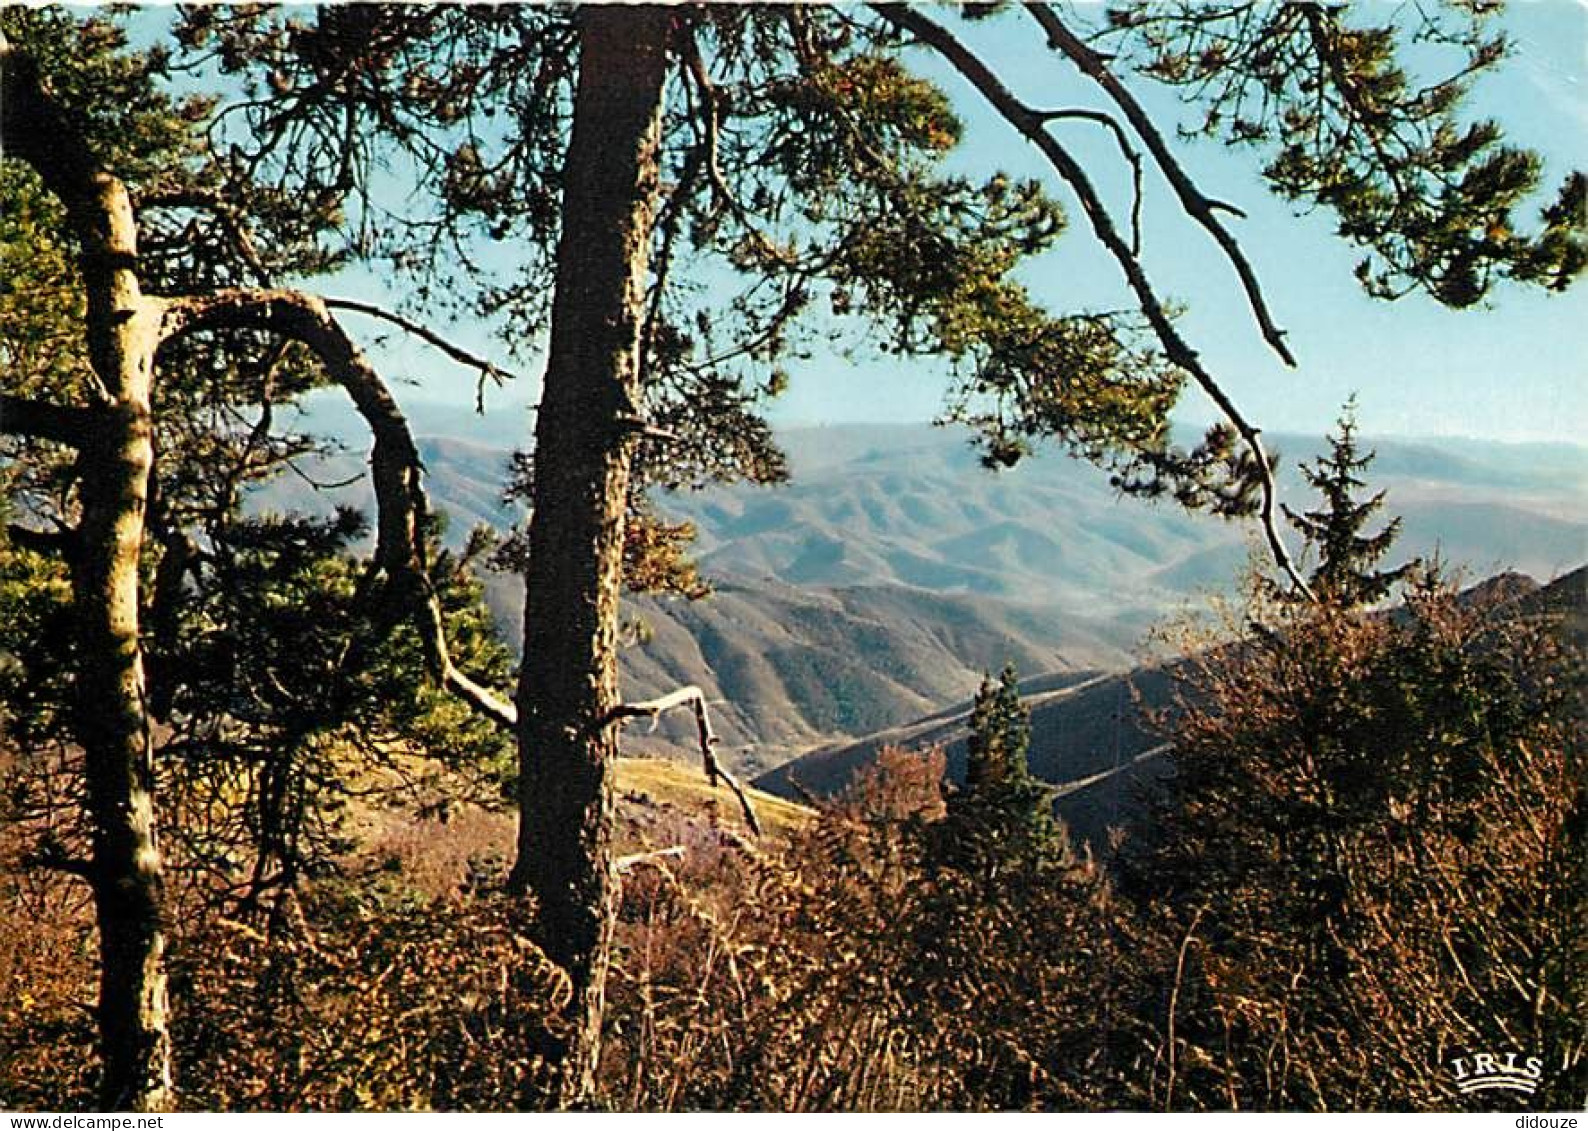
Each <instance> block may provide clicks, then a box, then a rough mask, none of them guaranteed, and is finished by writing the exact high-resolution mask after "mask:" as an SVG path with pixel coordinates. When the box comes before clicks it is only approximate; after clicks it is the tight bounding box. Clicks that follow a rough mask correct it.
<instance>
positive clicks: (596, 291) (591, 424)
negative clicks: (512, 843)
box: [513, 5, 672, 1104]
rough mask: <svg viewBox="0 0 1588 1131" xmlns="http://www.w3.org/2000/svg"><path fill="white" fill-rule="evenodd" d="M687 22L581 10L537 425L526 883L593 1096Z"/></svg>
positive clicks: (528, 639) (527, 677) (524, 785)
mask: <svg viewBox="0 0 1588 1131" xmlns="http://www.w3.org/2000/svg"><path fill="white" fill-rule="evenodd" d="M671 19H672V17H671V14H670V13H669V12H668V11H667V10H666V9H665V8H655V7H625V6H622V5H611V6H608V5H591V6H589V7H586V8H584V9H583V10H582V11H581V12H580V13H579V41H580V58H579V83H578V89H577V92H576V94H575V101H574V119H573V132H572V137H571V139H570V142H569V149H568V158H567V166H566V169H565V172H564V182H563V213H562V215H563V221H562V233H561V237H560V240H559V243H558V247H557V281H556V288H557V289H556V295H555V297H554V300H553V306H552V326H551V343H550V354H549V358H548V361H547V370H546V380H545V388H544V391H543V393H542V398H541V402H540V409H539V415H538V418H537V421H536V428H535V453H534V459H535V491H534V513H533V515H532V517H531V520H530V527H529V549H530V557H529V566H528V570H527V577H526V584H527V589H528V592H527V599H526V603H525V613H524V661H523V668H522V674H521V678H520V682H519V689H518V710H519V733H518V741H519V763H520V770H519V775H520V777H519V803H520V826H519V838H518V859H517V862H516V864H515V865H514V869H513V884H514V886H515V887H516V888H518V889H520V890H527V891H529V892H530V893H532V894H533V895H534V897H535V899H536V901H537V906H538V923H539V936H540V939H539V941H540V943H541V945H542V946H543V948H544V949H545V951H546V953H547V954H548V955H549V956H550V957H551V958H552V959H553V960H554V961H556V962H557V963H558V964H559V965H561V966H562V967H563V968H564V969H566V970H567V971H568V974H569V976H570V978H571V979H572V984H573V990H574V998H573V1002H572V1004H571V1005H570V1011H571V1016H570V1021H571V1022H572V1026H571V1030H570V1031H571V1035H570V1036H569V1038H568V1039H567V1040H566V1042H564V1043H563V1044H562V1045H561V1046H560V1047H558V1048H554V1049H551V1050H549V1053H550V1056H551V1058H552V1060H553V1061H554V1062H556V1063H555V1064H554V1067H555V1068H556V1070H557V1071H558V1073H559V1077H560V1080H561V1084H560V1091H561V1095H560V1099H561V1100H562V1102H564V1103H569V1104H577V1103H579V1102H580V1101H581V1100H582V1099H583V1098H585V1097H586V1096H588V1095H589V1093H590V1091H591V1089H592V1087H593V1083H594V1075H595V1069H596V1062H597V1060H598V1058H599V1055H600V1033H601V1019H602V1012H603V992H604V980H605V974H606V965H607V956H608V949H609V945H610V938H609V932H610V927H611V919H612V906H611V904H612V876H611V871H610V867H611V865H610V845H611V838H612V815H611V789H610V776H611V773H612V765H613V760H614V759H615V757H616V755H617V739H616V734H615V731H614V728H613V727H612V725H611V712H612V709H613V708H614V707H615V706H616V705H617V704H618V702H619V699H618V690H617V663H616V637H617V623H618V597H619V588H620V585H621V581H622V557H623V526H624V517H625V506H626V500H627V496H628V488H629V465H630V459H631V455H632V451H633V446H634V442H635V423H636V421H637V419H638V417H639V410H638V407H637V406H638V403H639V377H638V375H639V340H640V321H641V317H642V306H643V298H644V290H645V282H646V274H647V270H648V263H649V251H650V241H651V229H652V222H653V218H654V211H655V202H656V196H657V189H658V183H659V162H658V147H659V145H660V123H661V108H662V91H663V84H664V81H665V79H666V74H667V38H668V28H669V25H670V23H671Z"/></svg>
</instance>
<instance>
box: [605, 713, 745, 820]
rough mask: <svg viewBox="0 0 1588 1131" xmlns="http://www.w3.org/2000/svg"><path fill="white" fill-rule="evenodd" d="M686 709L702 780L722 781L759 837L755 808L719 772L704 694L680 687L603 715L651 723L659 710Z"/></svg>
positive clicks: (730, 777)
mask: <svg viewBox="0 0 1588 1131" xmlns="http://www.w3.org/2000/svg"><path fill="white" fill-rule="evenodd" d="M683 706H689V707H691V708H693V709H694V712H695V729H696V733H697V734H698V736H699V739H700V759H701V768H702V769H704V770H705V772H706V781H707V782H708V783H709V784H711V785H716V784H717V779H719V778H720V779H722V781H723V782H725V783H726V784H727V786H728V788H729V789H731V790H732V791H733V795H734V796H735V797H737V798H738V799H739V808H740V809H741V810H743V812H744V819H745V823H747V824H748V825H749V826H750V831H751V832H753V833H755V835H756V836H760V835H761V822H760V821H759V820H758V819H757V818H756V815H755V807H754V806H752V805H751V804H750V795H749V794H748V793H746V792H745V789H744V786H742V785H740V784H739V781H738V779H737V778H735V777H734V776H733V775H732V774H730V773H729V772H728V771H727V770H725V769H723V767H722V763H720V762H718V761H717V754H716V750H715V747H716V745H717V742H718V741H719V740H718V738H717V733H716V731H714V730H712V729H711V716H710V715H709V714H708V713H707V711H706V693H705V692H704V691H702V690H701V689H700V688H698V687H695V686H693V685H690V686H687V687H680V688H679V689H678V690H677V691H672V692H669V693H668V694H666V695H663V696H661V697H660V698H658V699H647V700H645V701H644V702H641V703H620V704H618V706H616V707H613V708H612V711H611V713H610V714H609V715H608V716H607V722H608V724H611V723H616V722H622V721H623V720H624V719H636V718H649V719H651V720H652V722H653V724H654V722H655V720H656V719H657V718H659V717H660V716H661V714H662V712H663V711H670V710H672V709H673V708H674V707H683Z"/></svg>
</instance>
